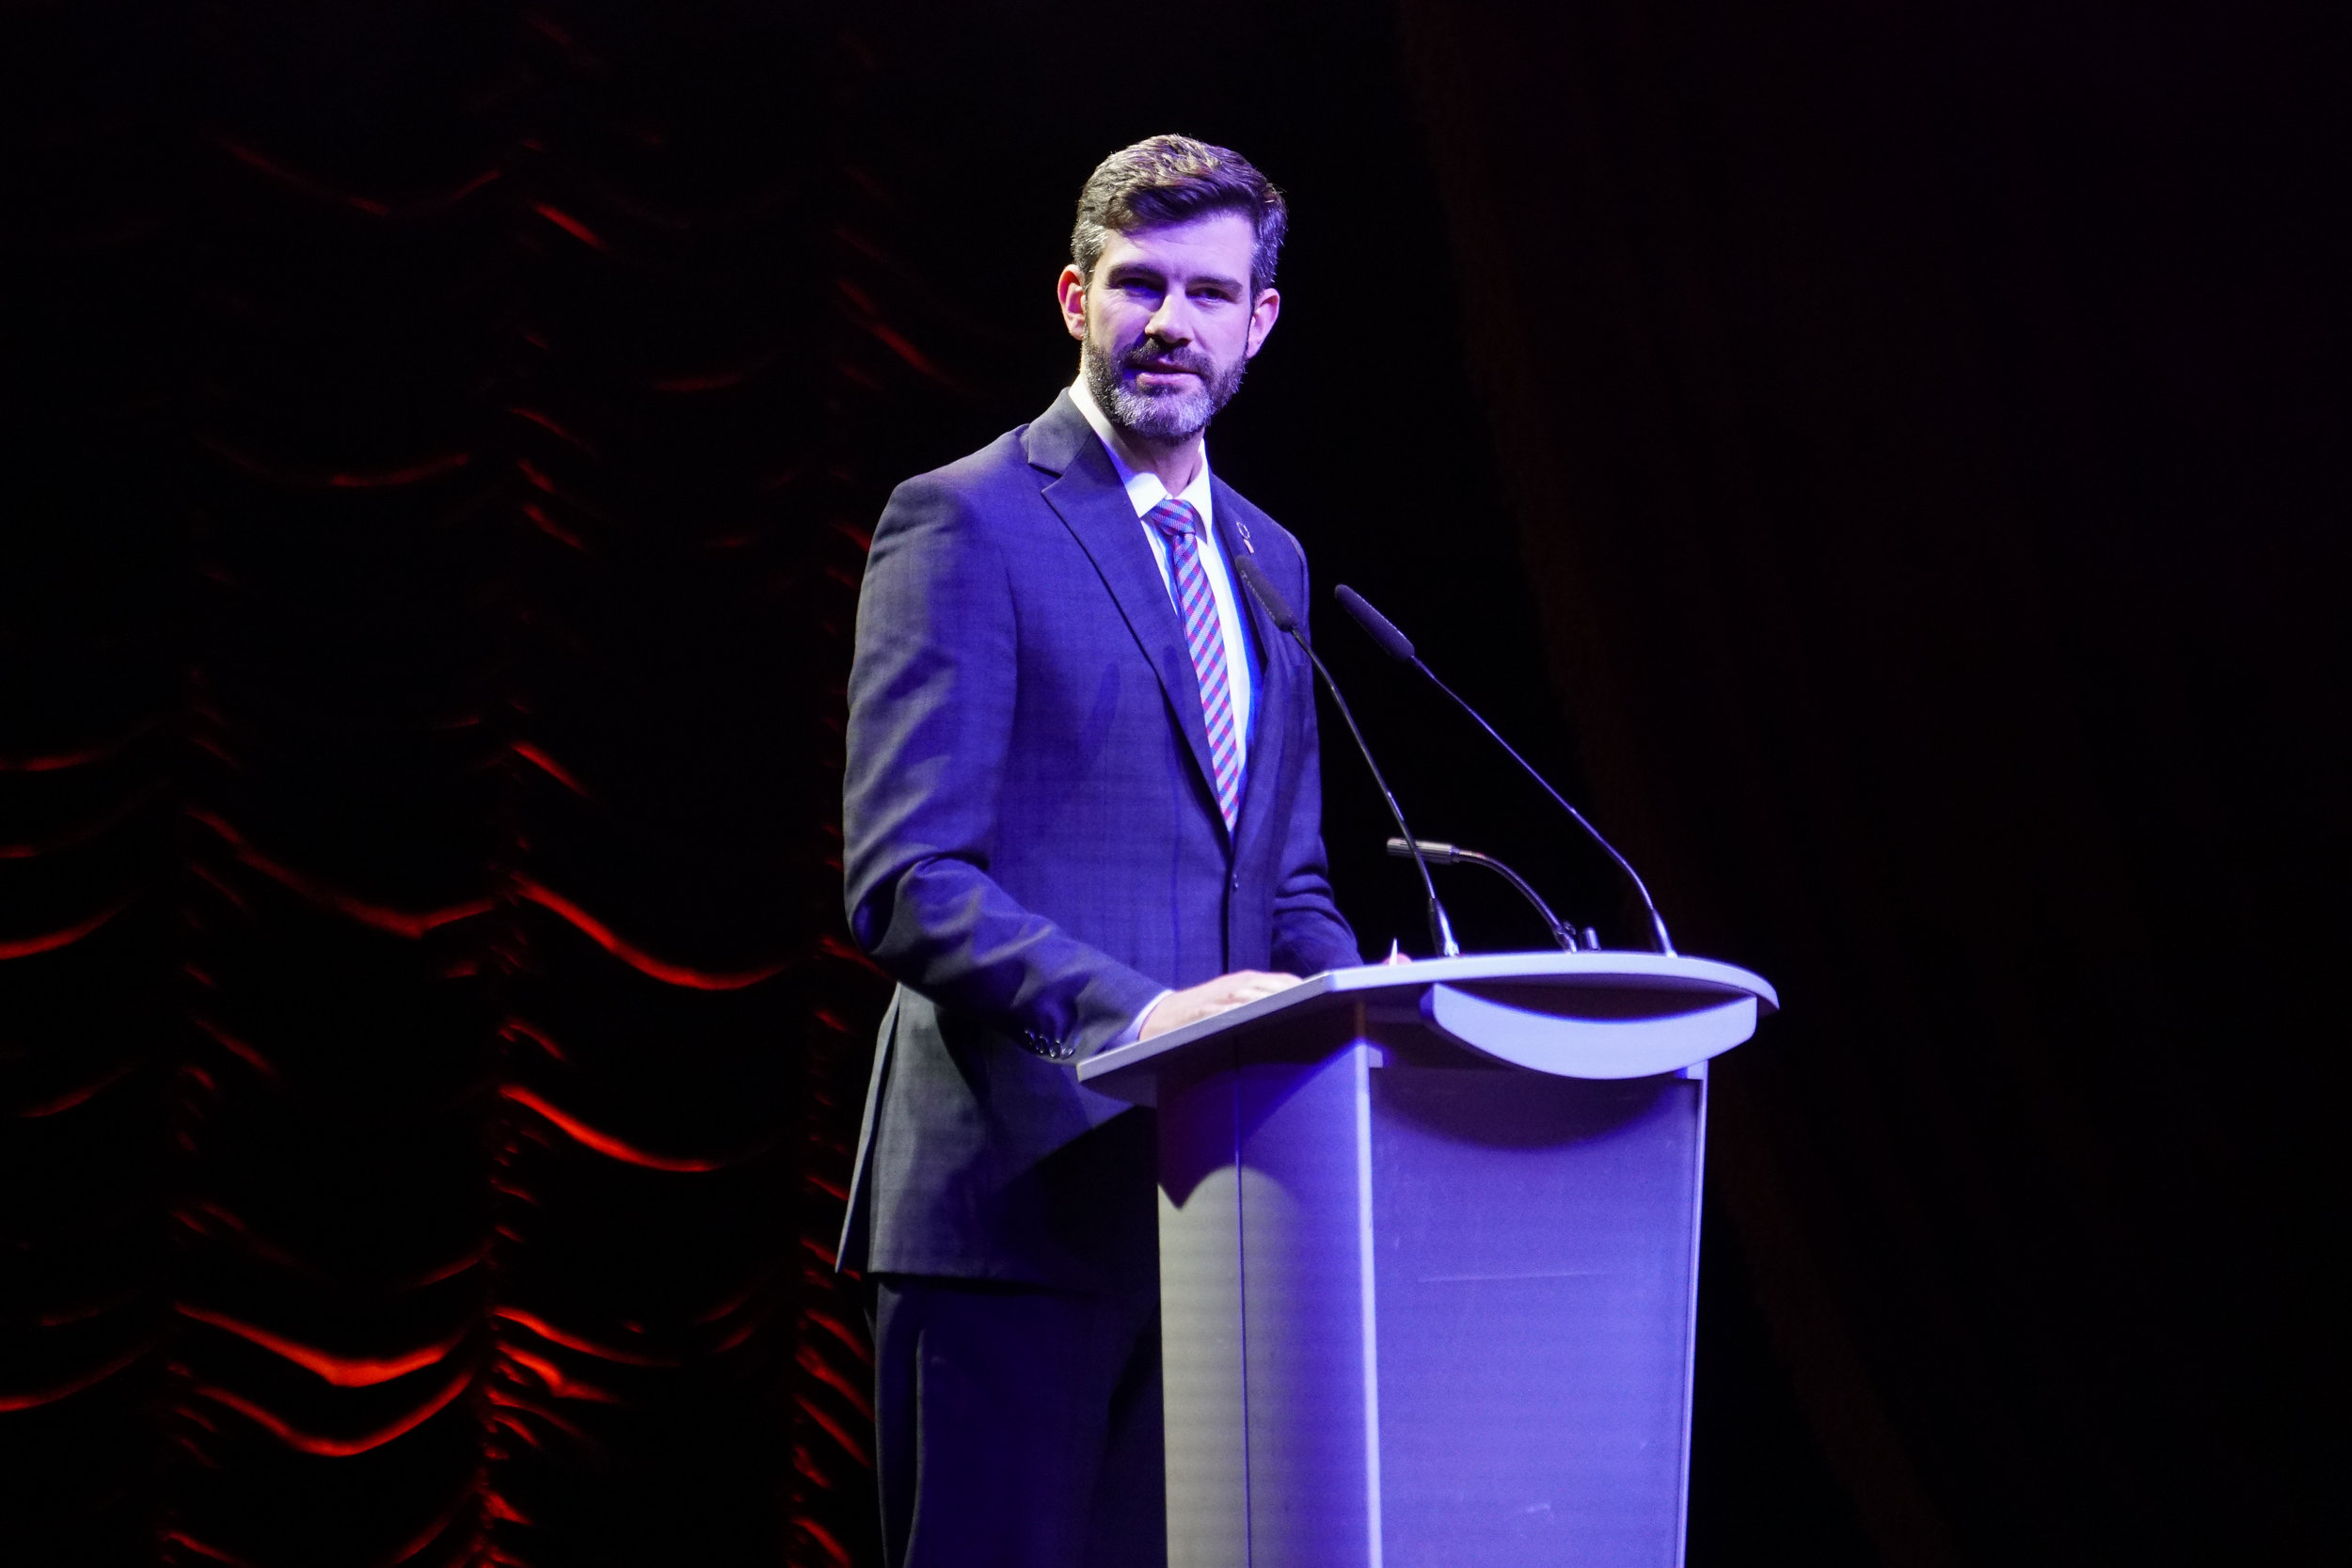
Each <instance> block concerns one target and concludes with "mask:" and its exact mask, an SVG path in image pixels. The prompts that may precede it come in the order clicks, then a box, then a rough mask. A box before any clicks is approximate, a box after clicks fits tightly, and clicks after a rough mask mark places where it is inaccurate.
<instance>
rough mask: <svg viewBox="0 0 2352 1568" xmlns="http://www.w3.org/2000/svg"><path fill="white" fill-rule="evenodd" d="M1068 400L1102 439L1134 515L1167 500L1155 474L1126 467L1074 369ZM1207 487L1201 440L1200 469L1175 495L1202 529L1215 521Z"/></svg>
mask: <svg viewBox="0 0 2352 1568" xmlns="http://www.w3.org/2000/svg"><path fill="white" fill-rule="evenodd" d="M1070 401H1071V402H1073V403H1074V404H1077V405H1078V412H1079V413H1081V414H1083V415H1085V416H1086V421H1087V423H1088V424H1089V425H1091V426H1092V427H1093V428H1094V434H1095V435H1096V436H1099V437H1101V438H1102V442H1103V450H1104V451H1105V452H1107V453H1109V454H1110V460H1111V468H1112V470H1113V471H1114V472H1116V473H1117V474H1118V475H1119V483H1120V487H1121V488H1122V489H1124V490H1125V491H1126V492H1127V504H1128V505H1130V506H1132V507H1134V508H1135V509H1136V516H1138V517H1140V516H1142V515H1144V514H1146V513H1148V512H1150V511H1151V510H1152V508H1153V507H1155V506H1157V505H1159V504H1160V502H1162V501H1164V500H1166V499H1168V486H1167V485H1166V484H1164V483H1161V482H1160V476H1159V475H1157V474H1155V473H1148V472H1146V473H1138V472H1137V471H1136V470H1135V469H1134V468H1131V467H1127V460H1126V459H1125V458H1123V457H1121V456H1120V455H1119V443H1118V442H1117V441H1114V440H1113V439H1111V421H1110V418H1109V416H1108V415H1106V414H1104V412H1103V409H1102V405H1101V404H1097V403H1096V402H1095V401H1094V388H1091V387H1089V386H1088V385H1087V378H1086V372H1083V371H1081V372H1078V379H1077V380H1076V381H1074V382H1073V383H1072V384H1071V387H1070ZM1209 488H1210V486H1209V443H1208V442H1207V441H1206V440H1205V439H1204V440H1203V441H1202V442H1201V443H1200V472H1199V473H1197V474H1194V475H1193V476H1192V483H1190V484H1187V485H1185V486H1184V494H1183V495H1181V496H1178V497H1177V498H1176V499H1178V500H1180V501H1183V502H1184V504H1186V505H1187V506H1189V507H1191V508H1192V509H1193V511H1195V512H1197V513H1199V514H1200V527H1201V528H1202V530H1203V531H1206V530H1209V529H1211V528H1213V527H1215V526H1216V515H1215V513H1214V512H1213V511H1212V510H1211V508H1210V502H1209Z"/></svg>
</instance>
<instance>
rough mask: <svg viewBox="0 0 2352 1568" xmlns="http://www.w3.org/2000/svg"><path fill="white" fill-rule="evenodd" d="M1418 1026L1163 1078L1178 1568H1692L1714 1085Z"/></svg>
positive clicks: (1171, 1514)
mask: <svg viewBox="0 0 2352 1568" xmlns="http://www.w3.org/2000/svg"><path fill="white" fill-rule="evenodd" d="M1410 1027H1411V1026H1410V1025H1406V1024H1403V1023H1402V1022H1399V1023H1395V1024H1391V1025H1385V1026H1384V1025H1380V1024H1377V1023H1368V1024H1367V1026H1366V1027H1365V1032H1364V1034H1362V1035H1359V1037H1357V1038H1356V1039H1354V1040H1353V1041H1352V1042H1350V1043H1347V1044H1345V1045H1343V1046H1341V1047H1339V1048H1338V1049H1336V1050H1334V1051H1333V1052H1332V1053H1329V1054H1328V1055H1326V1056H1324V1057H1323V1058H1322V1059H1321V1060H1319V1061H1314V1062H1305V1063H1300V1062H1289V1063H1284V1062H1267V1061H1263V1060H1260V1061H1254V1062H1251V1061H1245V1060H1242V1059H1241V1058H1240V1057H1239V1056H1238V1055H1236V1056H1235V1057H1233V1058H1231V1059H1230V1062H1229V1064H1228V1065H1224V1066H1222V1068H1221V1069H1219V1065H1218V1064H1216V1063H1214V1062H1209V1063H1200V1064H1197V1065H1198V1066H1200V1067H1202V1068H1204V1069H1208V1070H1204V1071H1202V1072H1200V1073H1199V1074H1198V1075H1196V1076H1193V1077H1191V1078H1190V1079H1188V1080H1187V1081H1186V1082H1184V1083H1183V1084H1181V1085H1176V1084H1171V1085H1165V1086H1164V1087H1163V1091H1162V1095H1161V1110H1160V1116H1161V1121H1160V1132H1161V1160H1162V1188H1161V1245H1162V1256H1161V1282H1162V1314H1163V1317H1162V1334H1163V1346H1164V1368H1165V1375H1166V1381H1167V1394H1168V1407H1167V1408H1168V1525H1169V1551H1170V1563H1171V1568H1230V1565H1237V1564H1244V1563H1246V1564H1248V1568H1365V1565H1377V1564H1384V1563H1385V1564H1386V1565H1388V1568H1407V1565H1410V1568H1506V1565H1507V1568H1523V1565H1532V1564H1548V1563H1562V1564H1567V1563H1574V1564H1587V1565H1601V1564H1606V1565H1610V1568H1617V1565H1624V1568H1636V1565H1638V1568H1673V1565H1674V1564H1677V1563H1678V1562H1679V1560H1680V1558H1681V1549H1682V1521H1683V1513H1684V1505H1683V1489H1684V1485H1685V1476H1686V1471H1687V1465H1686V1455H1687V1452H1688V1447H1689V1441H1688V1439H1689V1412H1690V1375H1691V1358H1692V1343H1693V1316H1692V1310H1693V1294H1694V1291H1693V1286H1694V1284H1695V1280H1696V1264H1697V1239H1698V1238H1697V1224H1698V1197H1699V1175H1700V1164H1701V1152H1702V1146H1703V1142H1704V1115H1705V1087H1706V1085H1705V1083H1704V1080H1703V1078H1696V1077H1686V1076H1683V1075H1681V1074H1666V1075H1661V1076H1657V1077H1650V1078H1640V1079H1627V1080H1617V1081H1606V1082H1597V1081H1591V1080H1581V1079H1568V1078H1553V1077H1548V1076H1544V1075H1541V1074H1534V1073H1528V1072H1523V1071H1518V1070H1514V1069H1508V1068H1504V1067H1501V1066H1478V1065H1474V1064H1466V1065H1447V1066H1429V1065H1414V1063H1413V1058H1415V1057H1416V1056H1417V1055H1418V1056H1420V1057H1421V1059H1422V1060H1423V1061H1425V1060H1426V1053H1415V1052H1414V1051H1413V1050H1412V1049H1411V1046H1412V1043H1413V1042H1412V1041H1410V1040H1409V1039H1407V1038H1404V1037H1403V1036H1405V1035H1406V1034H1407V1033H1409V1030H1410ZM1381 1035H1388V1036H1394V1037H1397V1038H1393V1039H1391V1041H1390V1042H1389V1045H1388V1046H1387V1047H1386V1048H1384V1045H1383V1043H1382V1042H1381V1040H1380V1039H1378V1038H1376V1036H1381ZM1400 1048H1401V1049H1400Z"/></svg>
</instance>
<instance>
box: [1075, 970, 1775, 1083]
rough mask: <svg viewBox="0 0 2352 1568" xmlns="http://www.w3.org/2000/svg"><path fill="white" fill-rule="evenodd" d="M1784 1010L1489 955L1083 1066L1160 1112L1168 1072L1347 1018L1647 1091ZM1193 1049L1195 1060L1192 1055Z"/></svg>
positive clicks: (1723, 989) (1337, 978)
mask: <svg viewBox="0 0 2352 1568" xmlns="http://www.w3.org/2000/svg"><path fill="white" fill-rule="evenodd" d="M1779 1007H1780V996H1779V993H1778V992H1776V991H1774V990H1772V986H1771V985H1770V984H1769V983H1768V982H1766V981H1765V980H1764V979H1763V978H1762V977H1761V976H1759V975H1756V974H1750V973H1749V972H1748V971H1746V970H1744V969H1740V968H1739V967H1738V966H1736V965H1733V964H1727V963H1718V962H1716V961H1715V960H1714V959H1712V958H1685V957H1682V956H1680V955H1678V954H1677V955H1669V954H1664V953H1613V952H1601V953H1559V952H1549V953H1487V954H1481V955H1478V956H1477V957H1474V958H1424V959H1420V960H1417V961H1415V962H1413V963H1407V964H1369V965H1366V966H1364V967H1362V968H1360V969H1335V970H1331V971H1329V972H1327V973H1326V974H1315V975H1311V976H1309V977H1308V978H1307V979H1304V980H1301V981H1300V982H1299V983H1298V984H1297V985H1295V986H1293V987H1292V988H1291V989H1290V990H1285V991H1280V992H1278V993H1277V994H1275V995H1273V996H1268V997H1264V998H1262V999H1261V1000H1259V1001H1256V1002H1252V1003H1249V1004H1248V1005H1247V1006H1240V1007H1235V1008H1233V1009H1232V1011H1230V1012H1223V1013H1219V1014H1217V1015H1216V1017H1214V1018H1206V1019H1202V1020H1200V1022H1197V1023H1188V1024H1186V1025H1184V1027H1183V1028H1181V1029H1171V1030H1169V1031H1168V1033H1167V1034H1165V1035H1159V1036H1156V1037H1153V1038H1152V1039H1148V1040H1138V1041H1136V1043H1135V1044H1133V1045H1127V1046H1121V1047H1120V1048H1119V1049H1118V1050H1116V1051H1106V1052H1104V1053H1102V1054H1101V1055H1099V1056H1092V1057H1089V1058H1088V1059H1087V1060H1086V1061H1083V1062H1081V1063H1079V1064H1078V1081H1079V1082H1080V1083H1082V1084H1084V1085H1087V1086H1088V1087H1089V1088H1090V1089H1096V1090H1099V1091H1100V1092H1102V1093H1104V1094H1107V1095H1110V1096H1112V1097H1113V1098H1115V1099H1119V1100H1125V1101H1131V1102H1132V1103H1135V1104H1137V1105H1150V1104H1152V1103H1154V1102H1155V1101H1157V1099H1158V1081H1159V1076H1160V1074H1161V1073H1162V1072H1164V1071H1168V1070H1170V1069H1178V1068H1180V1066H1182V1065H1184V1064H1185V1063H1188V1062H1189V1061H1191V1060H1193V1059H1195V1058H1197V1057H1199V1056H1200V1054H1201V1053H1202V1052H1203V1051H1207V1050H1216V1049H1219V1047H1218V1046H1213V1045H1204V1044H1203V1042H1208V1041H1218V1042H1222V1044H1223V1047H1224V1048H1230V1047H1232V1046H1234V1045H1239V1044H1242V1043H1244V1042H1245V1041H1246V1040H1249V1039H1263V1038H1266V1037H1272V1036H1275V1035H1278V1034H1279V1033H1282V1032H1285V1031H1286V1030H1287V1029H1289V1028H1292V1027H1295V1026H1300V1025H1304V1024H1306V1023H1307V1022H1309V1021H1310V1020H1311V1019H1319V1018H1322V1017H1324V1016H1326V1015H1328V1014H1330V1013H1332V1012H1334V1011H1339V1010H1350V1011H1352V1010H1356V1009H1361V1014H1360V1017H1361V1018H1362V1019H1363V1020H1364V1021H1366V1022H1378V1023H1385V1024H1399V1023H1403V1024H1408V1025H1411V1024H1418V1025H1419V1026H1420V1028H1421V1030H1422V1031H1423V1032H1424V1033H1425V1034H1427V1035H1429V1036H1434V1037H1437V1038H1438V1039H1439V1040H1443V1041H1450V1042H1452V1043H1453V1044H1454V1045H1457V1046H1460V1047H1462V1048H1464V1049H1466V1050H1468V1051H1470V1052H1471V1053H1475V1054H1476V1055H1479V1056H1483V1057H1487V1058H1490V1059H1491V1060H1492V1061H1494V1062H1496V1063H1500V1064H1504V1065H1508V1066H1510V1067H1515V1068H1518V1069H1522V1070H1524V1071H1530V1072H1545V1073H1551V1074H1555V1075H1558V1076H1561V1077H1568V1078H1645V1077H1651V1076H1654V1075H1656V1074H1658V1073H1661V1072H1672V1071H1675V1070H1677V1069H1681V1068H1689V1067H1694V1066H1696V1065H1697V1064H1698V1063H1700V1062H1704V1061H1706V1060H1707V1059H1708V1057H1710V1056H1716V1055H1720V1054H1722V1053H1724V1052H1725V1051H1728V1050H1730V1049H1731V1048H1732V1047H1733V1046H1735V1045H1738V1044H1740V1042H1741V1041H1743V1040H1745V1039H1747V1038H1748V1037H1750V1036H1751V1035H1753V1034H1755V1033H1756V1021H1757V1019H1758V1018H1759V1017H1761V1016H1762V1015H1763V1014H1765V1013H1771V1012H1775V1011H1777V1010H1779ZM1187 1048H1196V1049H1187Z"/></svg>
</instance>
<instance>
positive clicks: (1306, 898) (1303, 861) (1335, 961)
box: [1274, 539, 1364, 974]
mask: <svg viewBox="0 0 2352 1568" xmlns="http://www.w3.org/2000/svg"><path fill="white" fill-rule="evenodd" d="M1291 546H1292V549H1293V550H1294V551H1295V552H1296V559H1297V562H1298V576H1297V580H1296V581H1295V583H1294V584H1292V585H1291V587H1292V590H1293V594H1294V596H1293V597H1292V599H1291V602H1292V603H1293V604H1295V605H1307V604H1311V603H1312V602H1313V600H1312V598H1311V596H1310V594H1309V593H1308V587H1309V584H1308V578H1307V557H1306V554H1305V552H1304V551H1302V550H1299V549H1298V542H1297V541H1296V540H1295V539H1294V540H1292V541H1291ZM1301 626H1302V629H1303V627H1304V622H1303V621H1302V623H1301ZM1301 662H1302V664H1303V663H1304V660H1303V659H1302V660H1301ZM1301 674H1302V676H1303V680H1302V681H1301V684H1300V688H1299V689H1300V692H1301V694H1302V701H1301V703H1300V706H1301V708H1302V709H1303V710H1304V717H1303V718H1302V719H1301V721H1300V734H1299V748H1300V752H1299V754H1300V758H1301V762H1300V768H1299V779H1298V800H1297V804H1296V806H1295V809H1294V810H1293V811H1292V813H1291V820H1290V829H1289V832H1288V835H1287V837H1286V838H1285V839H1284V841H1283V845H1282V857H1281V861H1280V875H1279V879H1278V880H1277V882H1276V885H1275V891H1274V963H1275V967H1276V968H1278V969H1280V970H1285V971H1287V972H1289V973H1291V974H1319V973H1320V972H1322V971H1324V970H1327V969H1349V968H1353V967H1354V966H1356V965H1358V964H1360V963H1362V962H1363V961H1364V960H1363V956H1362V955H1361V954H1360V953H1359V951H1358V950H1357V947H1356V933H1355V931H1354V929H1353V928H1351V927H1349V926H1348V924H1347V919H1346V917H1345V916H1344V915H1343V914H1341V913H1340V907H1339V905H1338V903H1337V902H1336V901H1335V900H1334V899H1333V898H1332V896H1331V880H1330V875H1329V869H1328V865H1327V862H1326V860H1325V857H1324V851H1323V752H1322V743H1321V740H1320V738H1319V736H1318V735H1317V726H1316V723H1315V686H1314V680H1315V677H1314V672H1313V671H1312V670H1303V671H1302V672H1301Z"/></svg>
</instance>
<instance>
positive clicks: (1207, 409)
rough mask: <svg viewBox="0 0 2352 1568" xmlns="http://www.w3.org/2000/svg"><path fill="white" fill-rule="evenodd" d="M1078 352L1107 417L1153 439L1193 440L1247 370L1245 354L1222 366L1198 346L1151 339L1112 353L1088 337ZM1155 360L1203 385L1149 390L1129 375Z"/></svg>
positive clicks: (1230, 397)
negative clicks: (1164, 343)
mask: <svg viewBox="0 0 2352 1568" xmlns="http://www.w3.org/2000/svg"><path fill="white" fill-rule="evenodd" d="M1080 357H1081V358H1082V359H1083V360H1084V361H1085V362H1086V376H1087V390H1089V391H1090V392H1092V393H1093V394H1094V402H1095V404H1096V406H1097V407H1099V408H1101V409H1102V410H1103V414H1104V418H1106V419H1108V420H1110V421H1111V423H1113V424H1115V425H1117V426H1118V427H1119V428H1120V429H1121V430H1123V431H1126V432H1128V433H1129V434H1130V435H1135V436H1143V437H1144V438H1145V439H1147V440H1152V441H1185V440H1190V439H1191V438H1192V437H1193V436H1198V435H1200V432H1202V431H1203V430H1206V429H1207V428H1208V427H1209V421H1210V420H1213V419H1215V418H1216V413H1217V410H1218V409H1220V408H1222V407H1224V406H1225V405H1226V404H1229V403H1231V402H1232V401H1233V394H1234V393H1235V392H1238V391H1240V390H1241V378H1242V376H1243V375H1244V374H1246V373H1248V370H1249V356H1248V355H1246V354H1245V355H1237V356H1235V357H1234V359H1233V362H1232V364H1230V365H1228V366H1226V367H1225V369H1224V370H1222V371H1219V370H1218V369H1217V368H1216V361H1215V360H1213V359H1211V358H1210V357H1209V356H1207V355H1205V354H1203V353H1201V352H1200V350H1199V349H1197V348H1183V349H1164V348H1161V347H1160V346H1159V345H1157V344H1155V343H1154V342H1152V340H1150V339H1149V338H1147V339H1145V340H1144V341H1141V342H1139V343H1137V344H1136V346H1135V347H1133V348H1131V349H1129V350H1127V351H1126V352H1125V353H1124V354H1121V355H1120V356H1117V357H1116V358H1114V357H1113V356H1110V355H1108V354H1105V353H1104V352H1103V350H1102V349H1100V348H1098V347H1097V346H1096V345H1095V341H1094V340H1093V339H1092V338H1091V337H1089V338H1087V339H1085V340H1084V341H1083V345H1082V347H1081V351H1080ZM1154 360H1158V361H1161V362H1162V363H1163V364H1173V365H1176V366H1179V367H1181V368H1182V369H1184V370H1187V371H1190V372H1192V373H1193V374H1194V375H1196V376H1197V377H1199V378H1200V385H1199V386H1198V387H1196V388H1193V389H1192V390H1190V391H1179V390H1178V389H1176V388H1172V387H1170V388H1160V389H1158V390H1156V391H1146V390H1144V389H1143V388H1138V387H1136V386H1135V385H1134V384H1133V383H1132V382H1131V381H1130V380H1129V379H1128V373H1126V372H1136V371H1148V370H1151V369H1152V368H1153V366H1152V361H1154Z"/></svg>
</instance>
